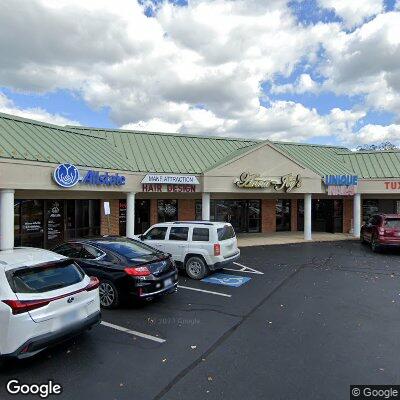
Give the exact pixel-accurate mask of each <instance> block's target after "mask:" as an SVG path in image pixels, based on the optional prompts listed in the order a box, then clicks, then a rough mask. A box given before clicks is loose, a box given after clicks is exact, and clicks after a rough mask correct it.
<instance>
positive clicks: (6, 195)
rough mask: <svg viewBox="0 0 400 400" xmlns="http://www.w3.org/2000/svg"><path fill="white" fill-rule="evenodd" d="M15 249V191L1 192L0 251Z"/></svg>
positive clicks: (6, 190) (4, 190) (5, 190)
mask: <svg viewBox="0 0 400 400" xmlns="http://www.w3.org/2000/svg"><path fill="white" fill-rule="evenodd" d="M13 248H14V190H9V189H3V190H0V250H10V249H13Z"/></svg>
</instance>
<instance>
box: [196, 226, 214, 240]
mask: <svg viewBox="0 0 400 400" xmlns="http://www.w3.org/2000/svg"><path fill="white" fill-rule="evenodd" d="M209 240H210V230H209V229H208V228H193V235H192V241H193V242H208V241H209Z"/></svg>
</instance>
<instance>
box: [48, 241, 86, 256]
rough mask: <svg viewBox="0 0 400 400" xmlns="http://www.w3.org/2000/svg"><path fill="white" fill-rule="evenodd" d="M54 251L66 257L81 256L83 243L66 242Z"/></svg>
mask: <svg viewBox="0 0 400 400" xmlns="http://www.w3.org/2000/svg"><path fill="white" fill-rule="evenodd" d="M53 251H55V252H56V253H58V254H61V255H63V256H65V257H70V258H79V257H80V255H81V251H82V245H81V244H79V243H65V244H62V245H60V246H58V247H56V248H55V249H53Z"/></svg>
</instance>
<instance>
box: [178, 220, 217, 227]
mask: <svg viewBox="0 0 400 400" xmlns="http://www.w3.org/2000/svg"><path fill="white" fill-rule="evenodd" d="M173 224H174V225H179V224H191V225H209V226H213V225H214V224H213V223H212V222H210V221H175V222H173Z"/></svg>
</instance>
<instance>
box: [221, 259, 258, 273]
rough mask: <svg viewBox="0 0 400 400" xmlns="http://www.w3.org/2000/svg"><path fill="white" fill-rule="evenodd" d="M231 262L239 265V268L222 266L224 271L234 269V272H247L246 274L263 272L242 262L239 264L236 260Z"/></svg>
mask: <svg viewBox="0 0 400 400" xmlns="http://www.w3.org/2000/svg"><path fill="white" fill-rule="evenodd" d="M233 264H235V265H237V266H238V267H241V268H240V269H233V268H224V270H225V271H234V272H247V273H248V274H256V275H264V272H261V271H257V270H256V269H254V268H250V267H246V266H245V265H243V264H239V263H238V262H233Z"/></svg>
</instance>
